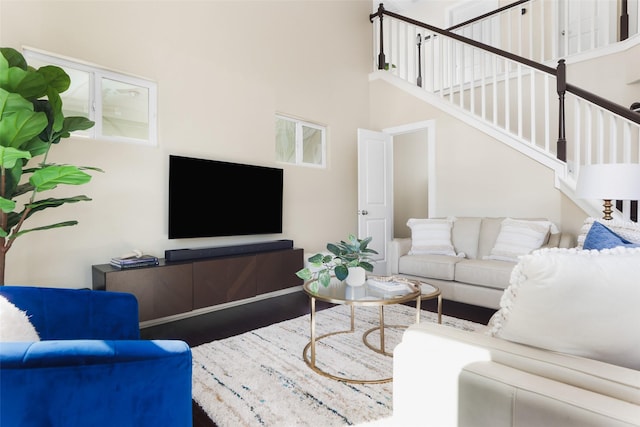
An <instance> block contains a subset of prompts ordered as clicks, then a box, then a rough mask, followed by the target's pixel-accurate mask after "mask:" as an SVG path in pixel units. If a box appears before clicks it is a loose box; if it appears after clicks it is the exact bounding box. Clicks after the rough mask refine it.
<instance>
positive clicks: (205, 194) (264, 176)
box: [169, 155, 283, 239]
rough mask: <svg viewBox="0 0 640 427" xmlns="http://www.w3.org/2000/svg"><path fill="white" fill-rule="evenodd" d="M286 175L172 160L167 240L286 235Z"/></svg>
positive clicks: (172, 157)
mask: <svg viewBox="0 0 640 427" xmlns="http://www.w3.org/2000/svg"><path fill="white" fill-rule="evenodd" d="M282 183H283V170H282V169H279V168H270V167H264V166H254V165H247V164H240V163H230V162H222V161H217V160H207V159H198V158H193V157H183V156H175V155H170V156H169V239H183V238H193V237H216V236H236V235H251V234H277V233H282Z"/></svg>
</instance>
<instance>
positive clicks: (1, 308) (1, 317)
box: [0, 295, 40, 342]
mask: <svg viewBox="0 0 640 427" xmlns="http://www.w3.org/2000/svg"><path fill="white" fill-rule="evenodd" d="M9 341H40V337H39V336H38V333H37V332H36V329H35V328H34V327H33V325H32V324H31V322H30V321H29V317H28V316H27V314H26V313H25V312H24V311H22V310H20V309H19V308H18V307H16V306H15V305H13V304H12V303H10V302H9V301H8V300H7V299H6V298H5V297H3V296H2V295H0V342H9Z"/></svg>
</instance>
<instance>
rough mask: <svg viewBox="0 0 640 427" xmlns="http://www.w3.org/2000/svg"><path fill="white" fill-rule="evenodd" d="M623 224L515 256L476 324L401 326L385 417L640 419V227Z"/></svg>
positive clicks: (470, 421)
mask: <svg viewBox="0 0 640 427" xmlns="http://www.w3.org/2000/svg"><path fill="white" fill-rule="evenodd" d="M592 222H593V221H591V222H589V221H587V222H586V223H585V224H586V225H588V227H591V224H592ZM595 228H601V227H594V229H595ZM623 231H624V230H623ZM626 231H627V232H628V233H627V234H626V235H625V236H626V238H627V239H628V240H629V241H630V242H626V243H625V242H623V241H621V239H618V236H614V237H615V238H616V239H618V241H619V242H618V243H615V244H614V245H612V244H611V239H609V238H608V237H606V236H605V237H604V238H603V236H602V235H600V236H598V237H597V239H601V240H602V242H603V243H604V246H603V247H602V248H592V249H591V250H583V249H580V248H571V249H559V248H550V249H541V250H538V251H534V252H533V253H532V254H529V255H526V256H523V257H522V258H521V259H520V261H519V262H518V263H517V264H516V266H515V267H514V269H513V272H512V277H511V280H510V284H509V287H508V288H507V289H506V290H505V292H504V293H503V297H502V299H501V308H500V310H498V311H497V312H496V313H495V314H494V315H493V317H492V318H491V320H490V322H489V324H488V325H487V326H486V327H485V328H484V329H483V330H480V331H476V332H468V331H462V330H457V329H454V328H452V327H450V326H445V325H439V324H431V323H420V324H416V325H412V326H410V327H409V328H408V329H407V330H406V331H405V333H404V334H403V337H402V342H401V343H400V344H398V345H397V346H396V347H395V349H394V354H393V377H394V379H393V416H392V417H391V418H390V419H388V420H385V421H386V422H385V424H384V425H385V426H403V427H407V426H419V425H433V426H438V427H455V426H458V427H514V426H518V427H538V426H562V427H595V426H599V427H621V426H627V427H628V426H640V331H639V330H638V324H639V316H638V307H640V286H638V278H639V277H640V246H639V245H638V244H639V243H640V226H638V225H634V226H633V229H631V228H627V229H626ZM605 232H606V231H605ZM581 234H582V235H581V236H579V241H580V242H583V241H585V242H586V241H589V240H590V238H589V235H587V238H586V240H585V238H584V235H583V234H584V233H581ZM589 234H591V233H589ZM595 234H596V233H594V235H595ZM633 243H635V244H633ZM597 244H598V242H596V245H597ZM618 245H623V246H618ZM634 246H635V247H634ZM585 247H586V244H585Z"/></svg>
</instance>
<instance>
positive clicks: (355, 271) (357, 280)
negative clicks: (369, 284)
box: [344, 267, 367, 286]
mask: <svg viewBox="0 0 640 427" xmlns="http://www.w3.org/2000/svg"><path fill="white" fill-rule="evenodd" d="M366 273H367V272H366V271H365V269H364V268H362V267H349V275H348V276H347V278H346V279H344V281H345V282H347V285H349V286H362V285H364V282H365V281H366V280H367V275H366Z"/></svg>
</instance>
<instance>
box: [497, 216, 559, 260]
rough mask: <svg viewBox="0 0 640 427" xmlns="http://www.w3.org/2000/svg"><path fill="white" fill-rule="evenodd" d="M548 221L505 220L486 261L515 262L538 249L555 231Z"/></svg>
mask: <svg viewBox="0 0 640 427" xmlns="http://www.w3.org/2000/svg"><path fill="white" fill-rule="evenodd" d="M552 227H554V226H553V223H552V222H550V221H534V220H520V219H513V218H505V219H504V220H503V221H502V224H501V226H500V233H499V234H498V238H497V239H496V243H495V245H494V246H493V249H491V253H490V254H489V256H487V257H486V258H487V259H493V260H498V261H512V262H517V261H518V257H519V256H522V255H526V254H528V253H530V252H531V251H533V250H535V249H539V248H540V247H541V246H542V245H543V244H544V242H545V241H546V240H547V239H548V238H549V233H550V232H551V231H553V232H555V233H557V229H556V228H555V227H554V228H553V230H552Z"/></svg>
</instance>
